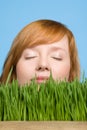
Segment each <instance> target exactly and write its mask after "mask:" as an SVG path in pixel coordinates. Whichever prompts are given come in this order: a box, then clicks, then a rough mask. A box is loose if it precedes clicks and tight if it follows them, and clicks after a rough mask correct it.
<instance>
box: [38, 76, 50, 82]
mask: <svg viewBox="0 0 87 130" xmlns="http://www.w3.org/2000/svg"><path fill="white" fill-rule="evenodd" d="M48 79H49V77H47V76H38V77H36V82H37V83H45V82H46V81H47V80H48Z"/></svg>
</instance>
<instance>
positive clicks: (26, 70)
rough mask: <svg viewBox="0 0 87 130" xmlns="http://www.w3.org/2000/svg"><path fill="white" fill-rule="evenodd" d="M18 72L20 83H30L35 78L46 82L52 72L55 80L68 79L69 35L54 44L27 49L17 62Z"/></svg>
mask: <svg viewBox="0 0 87 130" xmlns="http://www.w3.org/2000/svg"><path fill="white" fill-rule="evenodd" d="M16 74H17V80H18V83H19V84H20V85H24V84H26V83H28V84H30V82H31V81H32V80H33V79H35V80H36V82H37V83H38V84H39V83H42V82H45V81H47V80H48V79H49V78H50V75H51V74H52V77H53V79H54V80H66V81H68V79H69V74H70V55H69V47H68V38H67V36H66V35H65V36H64V37H63V38H62V39H61V40H60V41H57V42H54V43H52V44H43V45H37V46H35V47H32V48H27V49H25V50H24V51H23V53H22V55H21V57H20V59H19V61H18V63H17V66H16Z"/></svg>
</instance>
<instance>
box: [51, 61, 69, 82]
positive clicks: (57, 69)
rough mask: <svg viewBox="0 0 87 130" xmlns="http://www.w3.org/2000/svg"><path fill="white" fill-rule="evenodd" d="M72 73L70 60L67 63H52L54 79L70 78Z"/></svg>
mask: <svg viewBox="0 0 87 130" xmlns="http://www.w3.org/2000/svg"><path fill="white" fill-rule="evenodd" d="M69 74H70V62H69V63H68V62H67V64H66V63H59V64H53V65H52V75H53V79H54V80H56V79H61V80H64V79H66V80H68V78H69Z"/></svg>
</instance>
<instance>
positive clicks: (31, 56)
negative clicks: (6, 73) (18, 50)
mask: <svg viewBox="0 0 87 130" xmlns="http://www.w3.org/2000/svg"><path fill="white" fill-rule="evenodd" d="M33 58H36V56H31V57H25V59H26V60H28V59H29V60H30V59H33Z"/></svg>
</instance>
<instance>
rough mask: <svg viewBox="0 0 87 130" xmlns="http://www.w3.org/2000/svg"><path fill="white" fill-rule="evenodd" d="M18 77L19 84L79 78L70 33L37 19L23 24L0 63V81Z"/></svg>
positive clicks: (57, 25) (10, 80) (78, 68)
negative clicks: (0, 66) (24, 25)
mask: <svg viewBox="0 0 87 130" xmlns="http://www.w3.org/2000/svg"><path fill="white" fill-rule="evenodd" d="M11 68H12V72H11V76H10V79H9V82H10V83H11V82H12V80H13V79H16V80H18V83H19V84H20V85H24V84H26V83H28V84H30V82H31V81H32V80H33V79H35V80H36V81H37V83H42V82H45V81H46V80H48V79H49V77H50V74H51V73H52V77H53V79H54V80H66V81H73V80H74V79H75V78H78V79H79V78H80V65H79V60H78V52H77V47H76V43H75V39H74V36H73V34H72V32H71V31H70V30H69V29H68V28H67V27H66V26H65V25H63V24H62V23H60V22H57V21H53V20H38V21H34V22H32V23H30V24H28V25H27V26H26V27H24V28H23V29H22V30H21V31H20V32H19V34H18V35H17V36H16V38H15V39H14V41H13V44H12V46H11V49H10V51H9V53H8V56H7V58H6V61H5V63H4V66H3V72H2V75H1V82H4V83H5V82H6V80H7V78H8V75H9V73H10V71H11Z"/></svg>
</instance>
